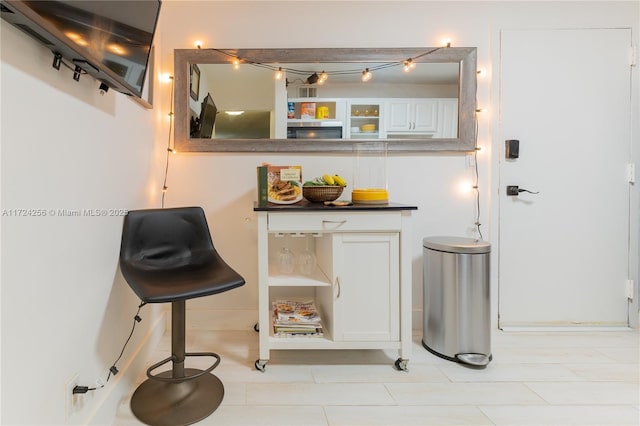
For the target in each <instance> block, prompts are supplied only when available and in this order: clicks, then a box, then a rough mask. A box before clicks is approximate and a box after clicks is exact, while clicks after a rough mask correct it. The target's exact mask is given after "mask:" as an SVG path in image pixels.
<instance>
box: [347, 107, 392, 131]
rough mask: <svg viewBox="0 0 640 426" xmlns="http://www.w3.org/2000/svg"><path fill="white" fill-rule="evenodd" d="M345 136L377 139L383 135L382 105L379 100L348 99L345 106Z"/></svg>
mask: <svg viewBox="0 0 640 426" xmlns="http://www.w3.org/2000/svg"><path fill="white" fill-rule="evenodd" d="M347 112H348V115H347V118H348V120H347V126H346V127H347V130H348V133H347V135H346V137H347V138H350V139H378V138H381V137H384V136H383V135H384V120H381V118H380V117H384V106H383V104H382V102H380V100H375V99H374V100H371V99H359V100H357V101H350V102H349V106H348V108H347Z"/></svg>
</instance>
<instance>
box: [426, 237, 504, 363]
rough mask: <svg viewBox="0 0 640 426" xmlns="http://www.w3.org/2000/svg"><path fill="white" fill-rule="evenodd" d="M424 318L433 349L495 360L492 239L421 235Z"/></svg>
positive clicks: (448, 355)
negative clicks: (490, 295) (491, 302)
mask: <svg viewBox="0 0 640 426" xmlns="http://www.w3.org/2000/svg"><path fill="white" fill-rule="evenodd" d="M422 242H423V244H422V245H423V258H424V266H423V267H424V278H423V280H424V282H423V283H424V305H423V312H424V322H423V339H422V345H423V346H424V347H425V348H426V349H427V350H429V352H431V353H433V354H435V355H437V356H440V357H442V358H445V359H448V360H450V361H456V362H460V363H463V364H466V365H468V366H474V367H484V366H486V365H487V364H489V362H490V361H491V358H492V355H491V330H490V328H491V317H490V315H491V314H490V309H491V306H490V298H489V260H490V254H491V245H490V244H489V243H487V242H485V241H481V240H476V239H473V238H460V237H427V238H424V239H423V241H422Z"/></svg>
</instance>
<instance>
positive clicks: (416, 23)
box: [160, 1, 638, 329]
mask: <svg viewBox="0 0 640 426" xmlns="http://www.w3.org/2000/svg"><path fill="white" fill-rule="evenodd" d="M163 13H164V14H165V17H166V19H167V21H171V24H170V25H167V26H166V29H165V30H164V31H163V32H162V34H161V37H162V44H163V49H162V51H161V59H160V62H161V67H162V68H163V70H164V71H165V72H172V69H173V49H176V48H181V49H184V48H193V47H194V42H195V41H196V40H200V41H202V42H203V48H206V47H214V48H295V47H402V46H411V47H414V46H437V45H441V43H442V40H443V39H445V38H449V39H450V40H451V41H452V43H453V45H454V46H476V47H477V48H478V68H481V69H484V70H485V71H486V74H485V75H486V76H485V77H480V78H479V80H478V92H477V99H478V106H480V107H484V108H487V109H488V111H487V112H484V113H482V114H480V115H479V123H478V124H479V126H478V129H479V132H478V144H479V145H480V146H481V147H482V148H483V149H482V151H481V152H480V153H479V172H480V183H479V187H480V194H481V196H480V211H481V218H480V222H481V223H482V232H483V236H484V238H485V239H487V240H489V241H490V242H492V243H493V244H494V246H493V250H494V251H496V250H497V249H498V247H496V246H495V244H496V243H497V232H498V230H497V220H498V204H497V197H495V196H494V194H496V193H497V192H496V191H497V189H498V188H497V185H498V183H499V182H498V176H497V170H498V158H497V155H498V152H499V149H498V147H499V146H500V145H498V144H500V143H504V142H501V141H499V140H496V135H498V133H499V132H498V128H499V127H498V126H499V116H498V110H499V105H498V103H497V102H498V95H499V94H498V93H497V87H498V86H499V84H498V80H497V79H498V78H499V75H498V73H497V71H496V72H495V73H494V70H497V69H498V68H499V55H498V53H499V51H498V49H499V35H500V33H499V32H500V30H501V29H504V28H585V27H597V28H601V27H620V26H623V27H633V28H634V31H635V34H637V29H638V5H637V3H635V2H457V1H451V2H446V1H445V2H429V1H407V2H402V1H374V2H359V1H351V2H349V1H339V2H338V1H324V2H321V3H318V2H315V1H314V2H309V1H297V2H289V1H280V2H272V1H254V2H242V1H227V2H223V1H207V2H200V1H168V2H164V4H163ZM636 37H637V36H636ZM636 42H637V41H636ZM523 48H524V49H526V46H523ZM594 54H595V55H597V52H594ZM164 97H165V98H169V94H168V93H167V94H165V95H164ZM165 107H166V108H169V107H168V105H165ZM636 111H637V101H636ZM636 126H637V123H636ZM635 146H636V147H638V141H637V136H636V145H635ZM635 155H636V156H637V155H638V154H637V153H636V154H635ZM263 161H267V162H271V163H274V164H301V165H302V166H303V175H304V176H306V177H313V176H316V175H320V174H322V173H326V172H330V173H339V174H341V175H343V176H346V177H347V178H348V177H349V176H351V175H352V166H353V162H352V160H351V158H350V157H349V156H344V155H331V156H327V155H309V154H288V155H271V154H239V155H238V154H181V155H178V156H176V157H172V159H171V164H170V172H169V186H170V192H169V194H168V195H167V202H168V204H169V205H175V206H177V205H181V204H199V205H202V206H204V208H205V209H206V211H207V213H208V215H209V218H210V224H211V227H212V231H213V236H214V240H215V242H216V243H217V245H218V246H219V247H220V249H221V252H222V253H223V254H224V255H225V257H226V258H227V260H228V261H229V262H230V263H231V264H232V265H233V266H234V267H236V268H237V269H238V270H239V271H240V272H241V273H242V274H243V275H244V276H245V278H247V282H248V284H247V285H246V286H245V287H243V288H242V289H240V290H238V291H234V292H232V293H230V294H227V295H224V296H222V297H220V296H216V297H211V298H205V299H201V300H198V301H193V302H191V304H190V312H189V318H188V321H189V323H190V324H191V326H193V327H207V326H209V327H214V328H215V327H222V326H223V325H222V321H225V322H224V326H225V327H226V326H228V325H229V324H230V323H231V324H233V326H234V327H235V328H248V327H250V326H251V325H252V324H253V323H254V322H255V321H256V320H257V315H256V303H257V285H256V256H257V253H256V249H255V246H256V244H255V239H256V235H255V233H256V229H255V221H254V218H255V215H254V214H253V211H252V203H253V200H254V198H255V194H254V192H255V178H254V171H253V170H254V167H255V166H256V165H259V164H260V163H261V162H263ZM470 164H471V161H470V158H469V156H467V155H461V154H412V155H392V156H390V159H389V189H390V198H391V199H392V201H396V202H401V203H407V204H415V205H417V206H418V207H419V209H418V211H417V212H415V213H414V214H413V218H414V219H413V230H414V235H413V237H412V238H413V242H412V249H413V265H414V267H413V307H414V328H417V329H419V328H420V327H421V322H420V320H421V309H422V269H421V268H422V258H421V256H422V238H423V237H426V236H433V235H456V236H475V234H474V229H473V228H474V222H475V216H474V215H475V198H474V194H473V193H471V192H466V193H465V192H463V191H460V185H461V183H464V182H472V181H473V168H471V167H469V165H470ZM634 197H635V202H634V203H635V206H636V207H635V211H636V212H637V203H638V201H637V199H638V198H637V195H634ZM636 216H637V214H636ZM637 232H638V231H637V227H636V228H635V230H634V235H635V236H636V237H635V240H636V241H637V240H638V237H637V235H638V234H637ZM634 250H635V253H636V254H637V244H636V247H635V249H634ZM496 259H497V256H495V255H494V256H492V260H493V263H492V286H493V288H492V295H493V298H494V300H493V313H494V316H495V315H497V307H496V306H497V302H496V301H497V299H496V296H497V288H496V283H497V270H498V268H497V260H496ZM636 268H637V267H636ZM230 318H237V319H236V320H230ZM495 322H496V318H494V323H495Z"/></svg>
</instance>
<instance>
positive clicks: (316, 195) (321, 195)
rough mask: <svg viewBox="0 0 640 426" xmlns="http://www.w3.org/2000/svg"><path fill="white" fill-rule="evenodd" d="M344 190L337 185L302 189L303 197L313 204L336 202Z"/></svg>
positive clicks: (313, 186)
mask: <svg viewBox="0 0 640 426" xmlns="http://www.w3.org/2000/svg"><path fill="white" fill-rule="evenodd" d="M343 189H344V188H343V187H341V186H337V185H307V186H303V187H302V196H303V197H304V198H306V199H307V200H309V201H311V202H312V203H323V202H325V201H334V200H336V199H337V198H338V197H339V196H340V195H342V190H343Z"/></svg>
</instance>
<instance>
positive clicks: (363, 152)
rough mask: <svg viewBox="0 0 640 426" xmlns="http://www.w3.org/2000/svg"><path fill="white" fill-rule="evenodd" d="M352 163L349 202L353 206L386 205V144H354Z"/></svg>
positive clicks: (382, 142) (380, 142)
mask: <svg viewBox="0 0 640 426" xmlns="http://www.w3.org/2000/svg"><path fill="white" fill-rule="evenodd" d="M354 161H355V164H354V168H353V169H354V176H353V191H352V192H351V201H353V203H355V204H387V203H388V202H389V194H388V190H387V143H386V142H384V141H378V142H365V143H356V144H354Z"/></svg>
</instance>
